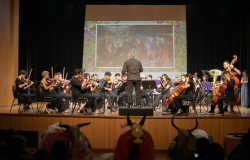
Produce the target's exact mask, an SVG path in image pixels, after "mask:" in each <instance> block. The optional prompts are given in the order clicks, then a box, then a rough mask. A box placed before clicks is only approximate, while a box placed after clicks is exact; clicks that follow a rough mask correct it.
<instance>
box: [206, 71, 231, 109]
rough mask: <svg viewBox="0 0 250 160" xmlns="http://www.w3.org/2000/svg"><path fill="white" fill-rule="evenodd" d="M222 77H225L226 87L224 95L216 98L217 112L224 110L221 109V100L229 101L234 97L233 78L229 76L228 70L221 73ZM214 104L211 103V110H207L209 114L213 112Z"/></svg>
mask: <svg viewBox="0 0 250 160" xmlns="http://www.w3.org/2000/svg"><path fill="white" fill-rule="evenodd" d="M223 77H224V78H225V79H226V81H225V83H227V88H226V90H225V93H226V96H224V95H222V96H220V97H219V98H218V101H217V103H218V107H219V112H218V114H224V110H223V101H225V100H226V101H229V102H233V101H234V99H235V97H234V85H235V80H234V79H232V78H231V76H230V72H229V71H225V72H224V73H223ZM215 106H216V104H214V105H211V110H210V111H209V112H208V113H210V114H213V113H214V109H215Z"/></svg>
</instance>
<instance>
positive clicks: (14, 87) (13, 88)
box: [10, 85, 22, 112]
mask: <svg viewBox="0 0 250 160" xmlns="http://www.w3.org/2000/svg"><path fill="white" fill-rule="evenodd" d="M12 92H13V97H14V99H13V102H12V105H11V107H10V112H11V110H12V107H13V104H14V101H15V100H16V99H22V97H21V96H18V95H15V93H16V85H12ZM21 104H22V103H20V105H19V109H18V110H20V108H21Z"/></svg>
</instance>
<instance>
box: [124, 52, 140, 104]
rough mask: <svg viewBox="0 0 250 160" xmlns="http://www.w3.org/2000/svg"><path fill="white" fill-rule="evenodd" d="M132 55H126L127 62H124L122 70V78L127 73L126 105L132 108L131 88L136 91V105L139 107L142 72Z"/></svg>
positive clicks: (138, 62)
mask: <svg viewBox="0 0 250 160" xmlns="http://www.w3.org/2000/svg"><path fill="white" fill-rule="evenodd" d="M134 57H135V55H134V53H132V52H130V53H129V54H128V60H127V61H125V62H124V64H123V69H122V77H123V75H125V73H126V72H127V79H128V80H127V91H128V104H129V107H130V108H132V92H133V87H135V91H136V104H137V105H138V106H139V107H141V89H140V87H141V78H140V72H143V68H142V65H141V62H140V61H138V60H136V59H135V58H134Z"/></svg>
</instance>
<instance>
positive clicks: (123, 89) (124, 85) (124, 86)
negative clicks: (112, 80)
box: [118, 82, 127, 104]
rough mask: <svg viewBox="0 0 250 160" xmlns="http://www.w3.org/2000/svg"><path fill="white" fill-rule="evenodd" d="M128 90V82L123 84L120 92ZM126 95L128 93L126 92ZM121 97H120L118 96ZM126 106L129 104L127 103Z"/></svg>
mask: <svg viewBox="0 0 250 160" xmlns="http://www.w3.org/2000/svg"><path fill="white" fill-rule="evenodd" d="M126 90H127V83H126V82H123V83H122V86H121V88H120V89H119V91H120V92H121V91H124V92H125V91H126ZM125 93H126V92H125ZM118 96H119V95H118ZM124 96H126V94H125V95H124ZM126 104H127V102H126Z"/></svg>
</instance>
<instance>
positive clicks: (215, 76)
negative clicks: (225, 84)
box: [209, 69, 222, 95]
mask: <svg viewBox="0 0 250 160" xmlns="http://www.w3.org/2000/svg"><path fill="white" fill-rule="evenodd" d="M209 72H210V73H211V75H213V95H216V93H217V92H218V91H219V89H220V88H219V85H220V84H219V82H217V79H218V76H221V73H222V71H221V70H218V69H212V70H210V71H209Z"/></svg>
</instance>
